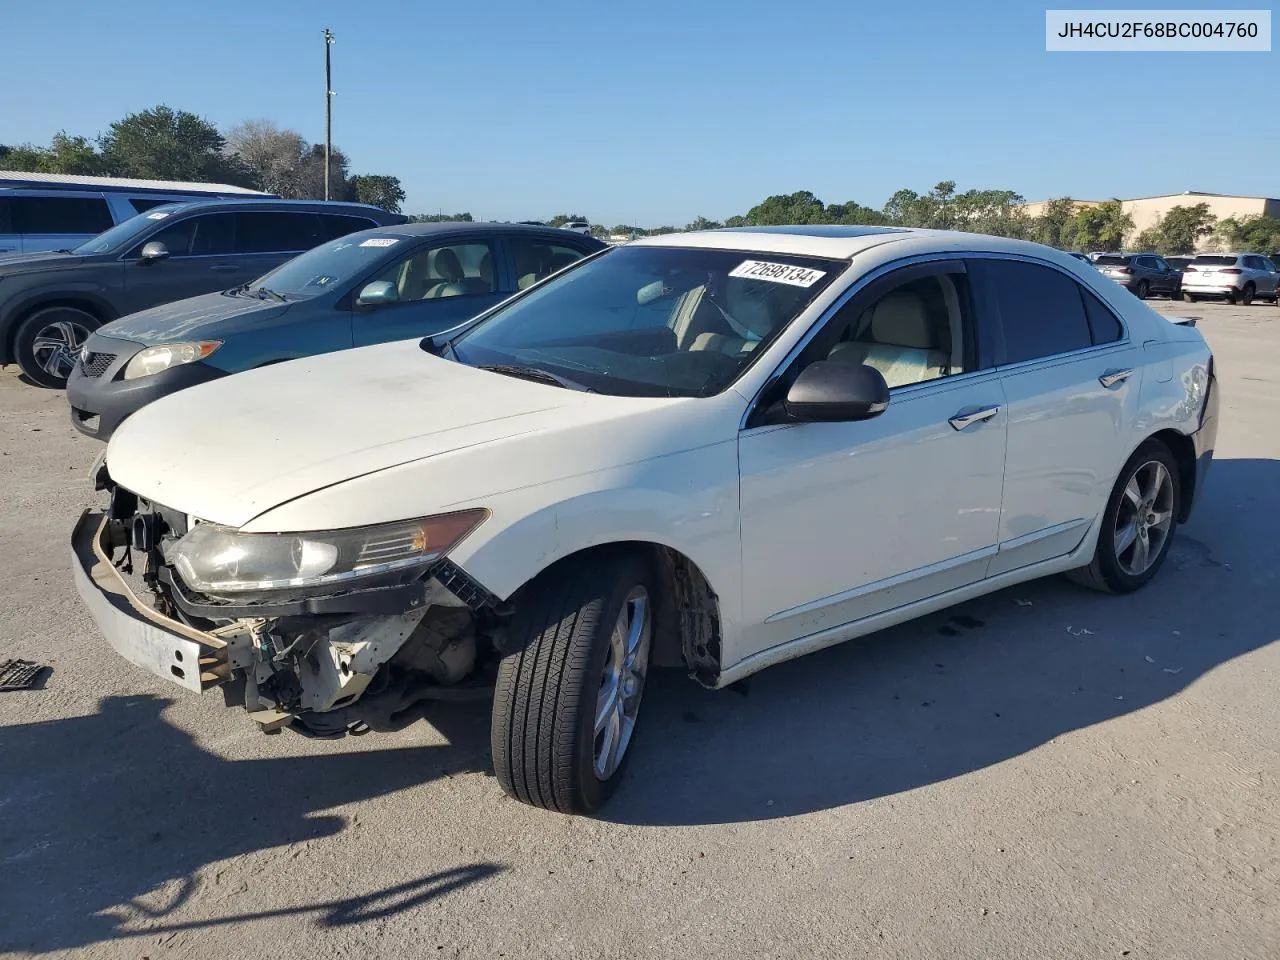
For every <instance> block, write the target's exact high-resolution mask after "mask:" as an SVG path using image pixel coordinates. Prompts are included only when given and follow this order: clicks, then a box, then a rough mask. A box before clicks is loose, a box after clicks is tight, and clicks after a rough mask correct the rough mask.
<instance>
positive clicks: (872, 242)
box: [628, 225, 1074, 262]
mask: <svg viewBox="0 0 1280 960" xmlns="http://www.w3.org/2000/svg"><path fill="white" fill-rule="evenodd" d="M889 243H894V244H901V243H909V244H910V246H911V248H912V249H910V250H909V251H908V252H910V253H928V252H934V251H941V250H959V251H965V250H969V251H973V252H975V253H1001V252H1005V253H1022V254H1027V255H1030V256H1034V257H1039V258H1041V259H1048V260H1055V261H1058V262H1062V261H1064V260H1074V258H1072V257H1071V256H1070V255H1069V254H1066V253H1063V252H1062V251H1060V250H1054V249H1053V248H1051V247H1046V246H1043V245H1041V244H1039V243H1032V242H1031V241H1029V240H1013V239H1010V238H1008V237H995V236H990V235H988V234H985V233H964V232H962V231H959V230H922V229H917V228H915V227H857V226H849V227H844V226H826V225H813V226H803V225H801V226H785V227H745V228H744V227H733V228H730V229H723V230H703V231H698V232H696V233H666V234H662V235H661V236H657V237H643V238H641V239H639V240H633V241H631V243H629V244H628V246H629V247H633V246H647V247H700V248H704V249H709V250H738V251H746V252H752V253H776V254H791V255H793V256H801V257H805V256H808V257H826V258H828V259H832V260H848V259H851V258H853V257H854V256H856V255H857V254H859V253H862V252H863V251H865V250H869V249H871V248H872V247H879V246H883V245H885V244H889Z"/></svg>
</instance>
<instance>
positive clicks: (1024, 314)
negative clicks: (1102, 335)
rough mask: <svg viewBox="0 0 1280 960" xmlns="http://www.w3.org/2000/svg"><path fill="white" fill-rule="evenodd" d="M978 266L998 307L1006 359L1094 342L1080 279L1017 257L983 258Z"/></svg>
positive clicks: (1037, 355) (1050, 353)
mask: <svg viewBox="0 0 1280 960" xmlns="http://www.w3.org/2000/svg"><path fill="white" fill-rule="evenodd" d="M983 269H984V272H985V273H986V276H987V279H988V282H989V283H990V285H991V292H992V295H993V296H994V297H995V302H996V305H997V306H998V308H999V311H1000V321H1001V326H1002V327H1003V329H1004V344H1005V363H1022V362H1024V361H1026V360H1036V359H1038V358H1040V357H1052V356H1054V355H1056V354H1059V353H1069V352H1071V351H1072V350H1082V349H1084V348H1085V347H1089V346H1092V345H1093V335H1092V334H1091V333H1090V330H1089V320H1088V318H1087V316H1086V315H1085V310H1084V301H1083V300H1082V299H1081V297H1080V287H1079V284H1077V283H1076V282H1075V281H1074V280H1072V279H1071V278H1070V277H1068V276H1067V275H1066V274H1062V273H1059V272H1058V271H1057V270H1052V269H1050V268H1049V267H1042V266H1039V265H1037V264H1034V263H1023V262H1022V261H1019V260H985V261H983Z"/></svg>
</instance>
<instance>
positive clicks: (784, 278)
mask: <svg viewBox="0 0 1280 960" xmlns="http://www.w3.org/2000/svg"><path fill="white" fill-rule="evenodd" d="M826 275H827V272H826V271H825V270H810V269H809V268H808V267H793V266H792V265H791V264H789V263H770V262H768V261H767V260H743V261H742V262H741V263H740V264H738V265H737V266H736V267H734V268H733V269H732V270H730V271H729V276H731V277H744V278H746V279H749V280H769V281H771V282H772V283H786V284H790V285H791V286H793V287H812V286H813V285H814V284H815V283H817V282H818V281H819V280H821V279H822V278H823V277H825V276H826Z"/></svg>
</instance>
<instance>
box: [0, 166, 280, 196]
mask: <svg viewBox="0 0 1280 960" xmlns="http://www.w3.org/2000/svg"><path fill="white" fill-rule="evenodd" d="M15 181H16V182H21V183H47V184H51V185H57V186H60V187H85V188H86V189H93V188H94V187H113V188H115V189H117V190H120V189H123V190H130V189H133V190H167V191H169V192H171V193H244V194H250V195H252V196H255V197H268V196H271V194H268V193H263V191H261V190H250V189H249V188H248V187H235V186H232V185H231V184H229V183H185V182H182V181H179V180H130V179H126V178H123V177H85V176H78V175H72V174H65V173H29V172H27V171H23V170H0V186H5V184H6V183H11V182H15Z"/></svg>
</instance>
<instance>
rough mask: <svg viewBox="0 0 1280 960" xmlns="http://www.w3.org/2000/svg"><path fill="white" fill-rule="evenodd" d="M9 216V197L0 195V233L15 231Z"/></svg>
mask: <svg viewBox="0 0 1280 960" xmlns="http://www.w3.org/2000/svg"><path fill="white" fill-rule="evenodd" d="M17 232H18V231H17V230H15V229H13V221H12V219H11V218H10V216H9V198H8V197H0V233H17Z"/></svg>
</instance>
